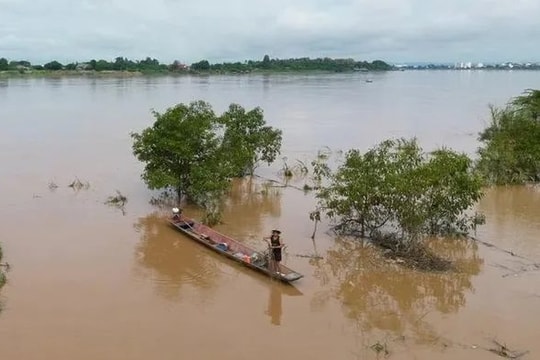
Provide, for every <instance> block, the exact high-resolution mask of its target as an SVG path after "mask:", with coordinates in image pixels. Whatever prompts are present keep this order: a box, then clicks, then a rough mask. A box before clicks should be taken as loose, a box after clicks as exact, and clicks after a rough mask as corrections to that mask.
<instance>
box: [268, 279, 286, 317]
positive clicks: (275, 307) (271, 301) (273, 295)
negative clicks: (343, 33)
mask: <svg viewBox="0 0 540 360" xmlns="http://www.w3.org/2000/svg"><path fill="white" fill-rule="evenodd" d="M282 313H283V309H282V308H281V289H280V287H279V284H272V285H271V286H270V294H269V296H268V309H267V310H266V315H268V316H270V322H271V323H272V325H281V314H282Z"/></svg>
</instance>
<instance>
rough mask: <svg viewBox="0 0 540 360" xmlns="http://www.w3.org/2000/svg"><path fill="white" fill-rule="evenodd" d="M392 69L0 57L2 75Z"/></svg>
mask: <svg viewBox="0 0 540 360" xmlns="http://www.w3.org/2000/svg"><path fill="white" fill-rule="evenodd" d="M392 69H393V67H392V66H391V65H389V64H387V63H386V62H384V61H381V60H375V61H373V62H367V61H356V60H353V59H331V58H317V59H310V58H296V59H271V58H270V57H269V56H268V55H265V56H264V58H263V59H262V60H247V61H244V62H224V63H216V64H211V63H210V62H209V61H208V60H201V61H198V62H195V63H193V64H191V65H187V64H184V63H182V62H180V61H173V62H172V63H171V64H163V63H160V62H159V61H158V60H156V59H153V58H150V57H147V58H146V59H143V60H130V59H127V58H124V57H117V58H116V59H114V61H107V60H103V59H100V60H95V59H92V60H89V61H86V62H74V63H69V64H62V63H60V62H58V61H56V60H53V61H50V62H48V63H46V64H40V65H35V64H31V63H30V62H29V61H26V60H18V61H16V60H12V61H9V60H8V59H6V58H0V73H1V72H4V73H11V74H35V75H39V74H55V73H57V74H60V73H66V74H73V73H75V74H76V73H83V72H86V73H87V72H111V71H114V72H131V73H145V74H148V73H157V74H159V73H165V74H166V73H179V74H191V73H251V72H300V71H325V72H352V71H387V70H392Z"/></svg>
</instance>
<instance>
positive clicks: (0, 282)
mask: <svg viewBox="0 0 540 360" xmlns="http://www.w3.org/2000/svg"><path fill="white" fill-rule="evenodd" d="M3 257H4V253H3V252H2V245H1V244H0V289H1V288H2V287H3V286H4V285H5V283H6V274H5V273H4V269H8V268H9V264H4V263H2V258H3Z"/></svg>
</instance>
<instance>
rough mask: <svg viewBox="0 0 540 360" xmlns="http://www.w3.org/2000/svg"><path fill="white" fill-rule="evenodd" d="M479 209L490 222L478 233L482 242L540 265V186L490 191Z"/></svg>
mask: <svg viewBox="0 0 540 360" xmlns="http://www.w3.org/2000/svg"><path fill="white" fill-rule="evenodd" d="M478 208H479V210H480V211H481V212H483V213H484V214H485V215H486V218H487V220H488V221H487V222H486V225H484V226H481V227H480V228H479V230H478V233H479V234H478V235H479V236H480V237H481V238H482V240H485V241H487V242H490V243H494V244H496V245H498V246H500V247H503V248H506V249H509V250H512V251H514V252H516V253H517V254H520V255H524V256H527V257H530V258H532V259H535V260H537V261H540V242H539V241H537V240H538V234H539V233H540V221H538V219H540V187H539V186H536V187H535V186H499V187H493V188H490V189H488V190H487V191H486V193H485V195H484V197H483V198H482V200H481V201H480V203H479V205H478Z"/></svg>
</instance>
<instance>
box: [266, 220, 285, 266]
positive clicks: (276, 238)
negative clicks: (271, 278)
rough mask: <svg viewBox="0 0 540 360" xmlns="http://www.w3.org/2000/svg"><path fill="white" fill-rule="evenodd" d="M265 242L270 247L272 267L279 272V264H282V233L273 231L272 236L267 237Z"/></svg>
mask: <svg viewBox="0 0 540 360" xmlns="http://www.w3.org/2000/svg"><path fill="white" fill-rule="evenodd" d="M264 240H266V242H267V243H268V246H269V247H270V256H271V261H270V265H271V266H273V267H274V269H273V270H274V271H278V270H279V263H280V262H281V250H282V249H283V242H282V241H281V231H279V230H272V235H270V236H269V237H265V238H264Z"/></svg>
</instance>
